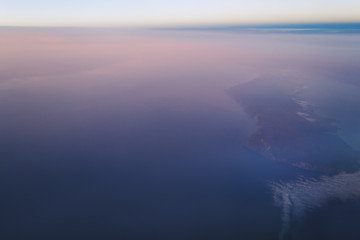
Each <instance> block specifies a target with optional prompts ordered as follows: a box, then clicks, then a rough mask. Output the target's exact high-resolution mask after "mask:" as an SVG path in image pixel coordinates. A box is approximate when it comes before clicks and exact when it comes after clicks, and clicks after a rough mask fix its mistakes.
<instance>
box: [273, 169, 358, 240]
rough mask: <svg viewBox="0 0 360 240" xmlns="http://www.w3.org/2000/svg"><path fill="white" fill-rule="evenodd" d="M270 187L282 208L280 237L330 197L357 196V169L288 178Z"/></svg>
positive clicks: (344, 197) (346, 197)
mask: <svg viewBox="0 0 360 240" xmlns="http://www.w3.org/2000/svg"><path fill="white" fill-rule="evenodd" d="M270 187H271V189H272V190H273V193H274V202H275V204H276V205H277V206H278V207H280V208H281V211H282V213H281V215H282V229H281V232H280V239H285V237H286V236H287V234H289V230H290V227H291V225H292V224H293V223H295V224H299V222H300V223H301V221H302V218H303V217H304V215H305V214H306V213H308V212H310V211H311V210H314V209H316V208H321V207H324V206H325V205H326V204H327V203H328V202H329V201H330V200H342V201H346V200H358V199H360V172H356V173H353V174H347V173H341V174H339V175H335V176H333V177H328V176H322V177H320V178H319V179H316V178H302V177H300V178H299V179H298V180H296V181H291V182H285V183H284V182H273V183H271V184H270Z"/></svg>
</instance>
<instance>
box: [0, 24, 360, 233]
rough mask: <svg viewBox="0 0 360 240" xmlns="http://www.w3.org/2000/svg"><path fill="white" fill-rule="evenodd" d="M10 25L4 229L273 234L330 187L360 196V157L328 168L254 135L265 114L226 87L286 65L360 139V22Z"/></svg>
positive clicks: (1, 45)
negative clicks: (260, 147)
mask: <svg viewBox="0 0 360 240" xmlns="http://www.w3.org/2000/svg"><path fill="white" fill-rule="evenodd" d="M0 34H1V38H0V112H1V116H0V131H1V134H0V158H1V159H2V161H1V170H0V173H1V174H0V180H1V183H0V188H1V191H2V193H3V197H2V201H3V204H1V205H2V206H3V207H4V210H3V219H4V222H5V223H4V225H3V226H2V228H3V229H2V231H0V232H1V233H0V236H1V237H2V238H3V239H29V238H30V239H31V238H36V239H81V238H86V239H151V238H153V239H277V238H278V237H279V232H281V233H280V237H281V238H284V237H286V236H287V234H289V235H291V230H292V226H293V223H294V222H296V221H298V220H299V221H300V219H302V216H306V213H307V212H308V211H309V210H311V209H315V208H323V207H324V206H325V205H326V203H327V202H328V200H329V199H333V198H334V199H342V200H351V199H357V198H359V195H360V193H359V191H358V189H360V186H359V184H358V183H359V182H360V179H359V173H358V172H356V173H353V174H347V173H341V174H339V175H336V176H331V177H330V176H321V175H319V174H316V173H311V172H306V171H305V170H302V169H298V168H294V167H291V166H288V165H285V164H280V163H276V162H273V161H271V160H269V159H265V158H264V157H262V156H260V155H259V154H257V153H256V152H252V151H250V150H249V149H247V148H245V147H244V145H243V141H244V139H246V138H247V137H248V136H250V135H251V134H253V133H254V132H255V131H256V128H257V126H256V122H255V120H254V119H252V118H251V117H250V116H249V115H248V114H246V113H245V111H244V109H243V108H242V106H241V105H240V104H238V103H237V102H236V101H234V99H232V98H231V97H230V96H229V95H228V93H227V90H228V89H230V88H231V87H233V86H236V85H239V84H242V83H246V82H249V81H252V80H253V79H256V78H257V77H261V76H272V78H276V77H277V76H278V77H279V79H292V81H295V82H296V83H298V85H299V86H301V89H302V90H301V93H299V96H300V97H301V98H299V99H301V100H302V101H303V102H301V103H302V104H305V103H306V105H311V106H314V111H315V112H316V113H319V115H321V116H323V117H329V118H331V119H332V120H333V121H334V122H335V123H336V124H337V125H339V126H341V129H342V130H341V131H340V133H339V135H340V136H341V137H342V139H343V140H344V141H345V142H346V143H347V144H349V145H350V146H352V147H353V148H354V149H357V150H359V149H358V145H359V144H358V143H359V142H360V141H359V136H360V134H358V133H359V125H358V124H356V120H355V117H354V116H359V114H360V110H359V108H358V103H359V101H360V98H359V96H360V95H359V92H360V91H359V85H358V82H357V79H358V76H359V70H358V67H357V65H356V64H354V62H359V61H360V55H359V50H360V49H359V46H360V44H359V42H360V37H359V36H358V35H355V34H354V35H345V34H344V35H336V34H335V35H331V34H324V35H317V34H308V35H298V34H290V33H288V34H274V33H267V34H262V33H261V34H260V33H254V34H249V33H236V32H226V31H174V30H172V31H147V30H146V31H145V30H141V31H140V30H126V31H125V30H117V29H71V28H68V29H66V28H64V29H60V28H58V29H46V28H44V29H36V28H32V29H16V28H14V29H11V28H9V29H0ZM343 76H344V77H343ZM345 76H346V77H345ZM279 84H281V87H282V88H283V89H286V90H287V89H291V88H290V87H289V85H288V84H287V82H286V81H281V82H279ZM349 89H352V90H351V91H350V90H349ZM333 96H336V101H335V100H334V99H333ZM334 102H337V103H338V105H334ZM299 104H300V103H299ZM344 105H346V107H347V109H350V110H351V113H350V112H349V111H350V110H349V111H346V109H345V108H344V107H343V106H344ZM332 107H335V108H332ZM348 123H352V124H348ZM336 134H337V133H336ZM300 176H302V178H299V177H300ZM269 182H271V188H270V189H269ZM274 201H275V203H276V206H274V204H273V203H274ZM312 239H316V238H315V237H313V238H312Z"/></svg>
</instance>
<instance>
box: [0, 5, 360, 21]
mask: <svg viewBox="0 0 360 240" xmlns="http://www.w3.org/2000/svg"><path fill="white" fill-rule="evenodd" d="M0 3H1V8H0V26H85V27H87V26H97V27H102V26H103V27H106V26H118V27H156V26H160V27H161V26H193V25H226V24H277V23H329V22H360V15H359V14H358V13H359V11H360V2H359V1H356V0H345V1H342V2H329V1H325V0H318V1H316V2H315V3H314V2H313V1H310V0H304V1H300V0H295V1H291V2H288V1H285V0H273V1H269V0H260V1H256V2H254V1H252V2H251V1H235V0H193V1H190V0H183V1H165V0H152V1H143V0H133V1H127V0H125V1H114V0H109V1H106V2H105V1H100V0H89V1H85V0H72V1H70V0H63V1H59V0H55V1H45V0H38V1H36V3H34V1H30V0H19V1H10V0H3V1H1V0H0Z"/></svg>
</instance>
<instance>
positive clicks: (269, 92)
mask: <svg viewBox="0 0 360 240" xmlns="http://www.w3.org/2000/svg"><path fill="white" fill-rule="evenodd" d="M302 87H303V86H302V85H301V84H298V83H296V82H294V81H292V80H289V79H285V80H284V79H282V80H279V79H274V78H258V79H255V80H252V81H250V82H247V83H243V84H240V85H237V86H235V87H232V88H231V89H229V90H228V93H229V94H230V96H232V97H233V98H234V99H235V101H236V102H238V103H239V104H240V105H241V106H242V107H243V109H244V110H245V112H246V113H247V114H249V115H250V116H251V117H252V118H254V120H255V121H256V125H257V130H256V132H254V133H253V134H252V135H251V136H249V137H248V138H247V139H245V141H244V142H243V144H244V145H245V146H246V147H247V148H249V149H251V150H252V151H255V152H258V153H260V154H261V155H263V156H265V157H266V158H268V159H271V160H274V161H278V162H283V163H287V164H291V165H293V166H295V167H298V168H302V169H306V170H311V171H316V172H321V173H326V174H337V173H339V172H354V171H356V170H358V169H359V161H358V160H359V154H358V152H356V151H355V150H353V149H352V148H351V147H350V146H349V145H348V144H347V143H346V142H345V141H343V140H342V139H341V138H340V137H339V136H337V135H336V131H337V130H338V129H337V127H336V126H335V125H334V123H333V121H331V120H329V119H326V118H323V117H320V116H318V115H317V114H316V113H315V111H314V109H313V107H312V106H311V105H310V104H308V103H307V101H306V100H305V99H303V98H301V97H300V96H299V92H300V91H301V89H302Z"/></svg>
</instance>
